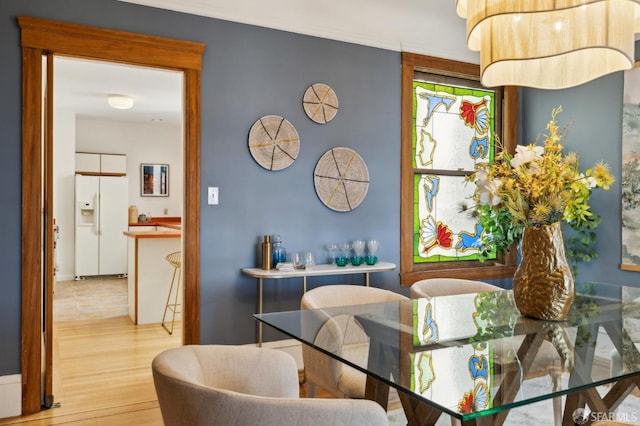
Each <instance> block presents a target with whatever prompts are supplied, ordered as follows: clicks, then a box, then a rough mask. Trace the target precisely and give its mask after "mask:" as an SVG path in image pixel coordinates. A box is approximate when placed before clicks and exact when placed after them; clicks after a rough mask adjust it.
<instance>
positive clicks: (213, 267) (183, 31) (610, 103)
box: [0, 0, 637, 375]
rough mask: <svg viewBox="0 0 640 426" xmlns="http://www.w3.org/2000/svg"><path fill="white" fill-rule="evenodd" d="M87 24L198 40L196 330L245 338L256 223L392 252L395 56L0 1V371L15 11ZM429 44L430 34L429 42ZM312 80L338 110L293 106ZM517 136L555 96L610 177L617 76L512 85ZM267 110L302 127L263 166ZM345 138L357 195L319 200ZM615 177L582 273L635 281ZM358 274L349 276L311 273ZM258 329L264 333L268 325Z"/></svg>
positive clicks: (294, 289) (280, 289)
mask: <svg viewBox="0 0 640 426" xmlns="http://www.w3.org/2000/svg"><path fill="white" fill-rule="evenodd" d="M18 15H28V16H34V17H42V18H47V19H56V20H61V21H67V22H73V23H79V24H87V25H95V26H100V27H105V28H112V29H118V30H125V31H133V32H140V33H148V34H152V35H158V36H165V37H173V38H178V39H185V40H193V41H199V42H203V43H205V44H206V45H207V49H206V52H205V55H204V63H203V73H202V112H203V116H202V152H201V155H202V157H201V160H202V188H200V190H201V195H202V200H203V202H206V187H207V186H218V187H219V188H220V205H218V206H208V205H206V204H203V205H202V206H201V218H202V222H201V235H202V245H201V261H202V262H201V265H202V266H201V276H202V284H201V321H200V322H201V341H202V343H226V344H239V343H248V342H252V341H254V339H255V330H256V329H255V323H254V321H253V319H252V318H251V314H252V313H253V312H255V311H256V301H257V283H256V281H255V280H254V279H251V278H248V277H245V276H243V275H242V274H241V273H240V269H241V268H242V267H245V266H257V265H258V261H259V258H258V251H257V246H258V243H259V240H260V238H261V236H262V235H264V234H274V233H279V234H280V235H282V238H283V240H284V245H285V247H286V248H287V249H288V250H290V251H302V250H311V251H313V252H314V253H315V254H316V257H317V258H319V259H321V258H322V257H323V256H325V255H326V252H325V251H324V250H323V245H324V244H326V243H328V242H340V241H348V240H353V239H356V238H358V239H368V238H376V239H378V240H380V242H381V248H380V254H379V257H381V258H382V259H385V260H388V261H391V262H395V263H396V264H398V263H399V242H400V235H399V223H400V220H399V205H400V195H399V189H400V54H399V53H397V52H392V51H385V50H380V49H373V48H368V47H363V46H357V45H352V44H347V43H340V42H335V41H329V40H324V39H319V38H313V37H307V36H302V35H296V34H292V33H287V32H282V31H275V30H269V29H264V28H258V27H252V26H247V25H242V24H236V23H229V22H224V21H219V20H215V19H209V18H204V17H198V16H193V15H187V14H180V13H174V12H169V11H163V10H157V9H152V8H146V7H143V6H136V5H131V4H126V3H120V2H116V1H108V0H3V1H2V2H0V22H1V24H0V37H1V38H0V39H1V40H2V43H1V44H0V57H2V58H3V60H2V66H1V67H0V93H2V95H3V102H2V103H0V129H2V148H3V155H2V156H1V157H0V180H2V182H3V183H4V184H3V185H2V186H1V187H0V188H1V189H0V202H1V203H2V205H3V206H5V208H4V209H2V211H1V212H0V219H1V220H0V229H1V231H2V235H3V238H2V240H1V241H0V250H1V251H2V253H3V256H0V268H1V269H0V270H2V271H3V280H2V282H0V294H2V296H1V297H0V324H1V325H0V342H2V350H1V351H0V375H5V374H16V373H19V372H20V289H21V286H20V204H21V198H20V197H21V195H20V181H21V170H20V164H21V130H20V129H21V115H20V105H21V59H20V38H19V28H18V25H17V21H16V16H18ZM434 43H435V42H434ZM316 82H324V83H327V84H329V85H330V86H332V87H333V88H334V90H335V91H336V93H337V95H338V97H339V100H340V111H339V113H338V115H337V116H336V118H335V119H334V120H333V121H332V122H330V123H329V124H327V125H319V124H316V123H314V122H312V121H310V120H309V119H308V118H307V117H306V115H305V114H304V111H303V110H302V105H301V100H302V95H303V93H304V91H305V89H306V88H307V87H308V86H309V85H310V84H312V83H316ZM522 94H523V96H522V105H523V114H522V130H523V132H522V133H523V134H522V136H523V140H524V141H530V140H533V139H534V138H535V135H536V134H537V133H539V132H543V131H544V129H545V127H544V126H545V125H546V122H547V121H548V119H549V114H550V111H551V108H552V107H553V106H556V105H562V106H563V108H564V110H565V112H564V113H563V114H562V115H561V116H560V119H561V122H564V121H567V122H568V121H572V120H575V123H574V124H572V126H571V134H570V139H569V140H568V141H567V146H569V147H572V146H574V144H575V149H576V150H578V151H579V152H580V154H581V158H582V161H583V164H590V163H592V162H594V161H596V160H599V159H603V160H605V161H607V162H609V163H610V164H611V165H612V168H613V170H614V172H615V173H616V175H617V177H618V180H619V172H620V164H619V163H620V120H621V101H622V74H621V73H618V74H616V75H613V76H609V77H605V78H603V79H600V80H599V81H597V82H594V83H591V84H588V85H586V86H584V87H582V88H577V89H570V90H566V91H560V92H545V91H536V90H523V93H522ZM267 114H276V115H281V116H284V117H285V118H287V119H288V120H289V121H291V122H292V123H293V125H294V126H295V127H296V128H297V130H298V132H299V134H300V138H301V150H300V155H299V157H298V159H297V160H296V161H295V162H294V163H293V165H291V166H290V167H289V168H287V169H284V170H282V171H278V172H269V171H267V170H265V169H263V168H261V167H260V166H259V165H258V164H257V163H255V162H254V160H253V159H252V157H251V155H250V153H249V150H248V148H247V135H248V131H249V128H250V127H251V125H252V124H253V123H254V122H255V120H257V119H258V118H259V117H261V116H263V115H267ZM335 146H346V147H349V148H352V149H354V150H356V151H357V152H358V153H359V154H360V155H361V156H362V157H363V159H364V160H365V162H366V163H367V166H368V168H369V173H370V176H371V185H370V188H369V193H368V194H367V197H366V198H365V200H364V202H363V203H362V204H361V205H360V206H359V207H358V208H357V209H356V210H355V211H353V212H350V213H338V212H334V211H331V210H329V209H327V208H326V207H324V205H322V203H321V202H320V201H319V200H318V198H317V197H316V195H315V192H314V188H313V179H312V173H313V168H314V167H315V163H316V161H317V160H318V159H319V158H320V156H321V155H322V154H323V153H324V152H325V151H327V150H328V149H329V148H331V147H335ZM619 193H620V187H619V186H616V187H614V188H613V189H612V190H611V191H610V192H608V193H600V194H596V196H594V207H595V208H596V209H597V210H598V211H599V212H600V213H601V214H602V215H603V217H604V218H605V220H604V223H603V226H602V227H601V229H600V231H599V234H600V237H599V243H598V244H599V247H598V248H599V251H600V252H601V258H600V259H599V260H598V261H597V262H594V263H593V264H592V265H590V266H589V268H586V269H585V270H584V271H583V272H581V277H582V278H585V279H587V278H589V277H593V278H594V279H597V280H602V281H610V282H619V283H625V284H635V283H636V281H637V279H636V275H635V274H633V273H623V272H621V271H619V265H618V264H619V258H620V255H619V253H620V208H619V204H620V203H619ZM321 281H322V283H326V282H346V283H359V282H362V277H360V276H347V277H339V278H332V279H326V278H325V279H321V278H314V279H310V280H309V287H314V286H315V285H318V284H319V283H320V282H321ZM372 284H373V285H375V286H378V287H384V288H388V289H392V290H395V291H398V292H401V293H404V294H407V293H408V292H407V289H406V288H401V287H400V285H399V280H398V273H397V271H394V272H389V273H384V274H376V275H374V276H372ZM301 294H302V289H301V282H300V281H299V280H278V281H273V282H268V283H267V284H266V285H265V305H264V307H265V311H270V310H283V309H295V308H296V307H297V306H298V305H299V300H300V296H301ZM265 337H266V338H267V339H269V338H274V337H276V336H275V335H274V334H272V333H267V335H266V336H265Z"/></svg>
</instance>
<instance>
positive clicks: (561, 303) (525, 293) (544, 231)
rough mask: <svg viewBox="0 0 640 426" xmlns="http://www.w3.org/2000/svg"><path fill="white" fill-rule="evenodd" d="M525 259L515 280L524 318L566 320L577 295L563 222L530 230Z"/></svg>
mask: <svg viewBox="0 0 640 426" xmlns="http://www.w3.org/2000/svg"><path fill="white" fill-rule="evenodd" d="M521 248H522V259H521V262H520V265H519V266H518V269H517V270H516V274H515V276H514V277H513V295H514V299H515V302H516V306H517V308H518V310H519V311H520V313H521V314H522V315H525V316H527V317H531V318H536V319H541V320H548V321H564V320H566V319H567V317H568V316H569V311H570V310H571V306H572V305H573V301H574V300H575V296H576V287H575V281H574V278H573V273H572V272H571V267H570V266H569V263H568V262H567V257H566V254H565V250H564V238H563V235H562V227H561V224H560V222H556V223H552V224H550V225H541V226H537V227H527V228H525V230H524V233H523V235H522V245H521Z"/></svg>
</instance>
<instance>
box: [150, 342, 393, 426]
mask: <svg viewBox="0 0 640 426" xmlns="http://www.w3.org/2000/svg"><path fill="white" fill-rule="evenodd" d="M152 371H153V381H154V384H155V388H156V393H157V395H158V401H159V403H160V411H161V412H162V419H163V421H164V424H165V425H166V426H178V425H179V426H185V425H192V426H199V425H203V426H204V425H207V426H216V425H221V426H222V425H225V426H226V425H243V426H244V425H247V426H251V425H260V426H264V425H273V426H282V425H300V426H302V425H325V426H333V425H345V426H347V425H349V426H350V425H362V426H369V425H388V420H387V416H386V413H385V411H384V410H383V409H382V407H381V406H380V405H378V404H377V403H375V402H373V401H368V400H362V401H360V400H344V399H311V398H299V391H300V387H299V384H298V368H297V366H296V362H295V360H294V359H293V357H292V356H291V355H289V354H288V353H286V352H283V351H280V350H277V349H269V348H258V347H251V346H224V345H203V346H197V345H194V346H182V347H179V348H175V349H168V350H166V351H164V352H162V353H160V354H159V355H157V356H156V357H155V358H154V360H153V363H152Z"/></svg>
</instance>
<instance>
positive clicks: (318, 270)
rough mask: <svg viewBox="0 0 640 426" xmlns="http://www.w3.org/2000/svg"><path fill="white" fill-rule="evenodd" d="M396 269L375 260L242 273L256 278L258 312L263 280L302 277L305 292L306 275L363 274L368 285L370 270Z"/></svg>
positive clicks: (392, 264)
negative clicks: (370, 263)
mask: <svg viewBox="0 0 640 426" xmlns="http://www.w3.org/2000/svg"><path fill="white" fill-rule="evenodd" d="M394 269H396V265H395V263H391V262H377V263H376V264H375V265H366V264H363V265H360V266H353V265H347V266H336V265H328V264H323V265H313V266H311V267H308V268H306V269H294V270H293V271H290V270H289V271H279V270H277V269H269V270H265V269H262V268H242V273H243V274H245V275H248V276H250V277H253V278H257V279H258V313H259V314H261V313H262V286H263V281H264V280H273V279H279V278H302V291H303V293H306V292H307V277H312V276H322V275H324V276H327V275H353V274H364V284H365V285H366V286H369V274H370V273H371V272H385V271H393V270H394ZM258 346H262V323H261V322H258Z"/></svg>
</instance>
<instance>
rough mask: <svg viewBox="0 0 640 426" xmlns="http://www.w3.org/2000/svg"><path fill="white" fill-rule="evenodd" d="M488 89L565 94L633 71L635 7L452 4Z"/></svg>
mask: <svg viewBox="0 0 640 426" xmlns="http://www.w3.org/2000/svg"><path fill="white" fill-rule="evenodd" d="M456 11H457V13H458V15H459V16H460V17H462V18H466V20H467V46H468V47H469V49H471V50H474V51H479V52H480V80H481V82H482V84H483V85H484V86H485V87H496V86H528V87H536V88H542V89H562V88H567V87H572V86H577V85H579V84H583V83H586V82H588V81H590V80H593V79H595V78H598V77H601V76H603V75H606V74H609V73H612V72H616V71H621V70H626V69H631V68H632V67H633V64H634V62H635V61H634V51H635V33H636V32H640V0H591V1H590V0H535V1H534V0H456Z"/></svg>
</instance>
